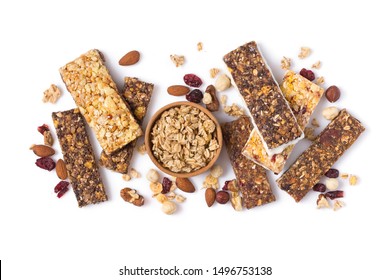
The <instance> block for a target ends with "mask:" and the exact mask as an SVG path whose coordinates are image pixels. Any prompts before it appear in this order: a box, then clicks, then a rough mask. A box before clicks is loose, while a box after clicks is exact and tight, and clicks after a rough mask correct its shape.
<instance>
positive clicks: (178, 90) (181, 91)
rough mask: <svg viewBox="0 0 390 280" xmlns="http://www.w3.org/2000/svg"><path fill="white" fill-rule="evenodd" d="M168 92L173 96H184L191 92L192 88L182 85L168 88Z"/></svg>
mask: <svg viewBox="0 0 390 280" xmlns="http://www.w3.org/2000/svg"><path fill="white" fill-rule="evenodd" d="M167 92H168V93H169V94H170V95H173V96H183V95H186V94H188V93H189V92H190V88H189V87H187V86H182V85H173V86H170V87H168V88H167Z"/></svg>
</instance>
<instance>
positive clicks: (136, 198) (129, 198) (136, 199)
mask: <svg viewBox="0 0 390 280" xmlns="http://www.w3.org/2000/svg"><path fill="white" fill-rule="evenodd" d="M120 195H121V197H122V198H123V200H124V201H126V202H130V203H132V204H133V205H135V206H142V205H144V197H143V196H142V195H139V194H138V193H137V191H136V190H134V189H130V188H124V189H122V190H121V192H120Z"/></svg>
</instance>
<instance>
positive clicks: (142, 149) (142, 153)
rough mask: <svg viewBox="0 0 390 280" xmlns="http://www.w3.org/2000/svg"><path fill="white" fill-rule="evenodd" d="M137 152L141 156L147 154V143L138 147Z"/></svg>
mask: <svg viewBox="0 0 390 280" xmlns="http://www.w3.org/2000/svg"><path fill="white" fill-rule="evenodd" d="M137 151H138V152H139V153H140V154H141V155H144V154H146V146H145V143H143V144H142V145H141V146H138V147H137Z"/></svg>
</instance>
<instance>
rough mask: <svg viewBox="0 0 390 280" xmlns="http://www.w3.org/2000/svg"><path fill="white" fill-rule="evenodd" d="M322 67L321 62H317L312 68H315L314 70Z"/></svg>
mask: <svg viewBox="0 0 390 280" xmlns="http://www.w3.org/2000/svg"><path fill="white" fill-rule="evenodd" d="M320 67H321V61H319V60H318V61H317V62H315V63H313V65H312V66H311V68H313V69H320Z"/></svg>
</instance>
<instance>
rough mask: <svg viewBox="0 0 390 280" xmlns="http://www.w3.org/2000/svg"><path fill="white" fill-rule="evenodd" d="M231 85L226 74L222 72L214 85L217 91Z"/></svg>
mask: <svg viewBox="0 0 390 280" xmlns="http://www.w3.org/2000/svg"><path fill="white" fill-rule="evenodd" d="M231 85H232V83H231V81H230V78H229V77H228V75H226V74H222V75H219V76H218V78H217V80H216V81H215V85H214V86H215V89H216V90H217V91H224V90H227V89H228V88H230V86H231Z"/></svg>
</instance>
